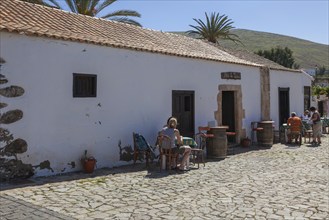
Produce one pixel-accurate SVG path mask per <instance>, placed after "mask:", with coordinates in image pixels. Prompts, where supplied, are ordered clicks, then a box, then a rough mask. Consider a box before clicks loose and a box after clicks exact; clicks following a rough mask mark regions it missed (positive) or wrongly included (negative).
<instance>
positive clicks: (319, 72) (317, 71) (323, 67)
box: [315, 66, 326, 75]
mask: <svg viewBox="0 0 329 220" xmlns="http://www.w3.org/2000/svg"><path fill="white" fill-rule="evenodd" d="M325 72H326V67H325V66H322V67H320V68H319V69H316V73H315V74H319V75H323V74H325Z"/></svg>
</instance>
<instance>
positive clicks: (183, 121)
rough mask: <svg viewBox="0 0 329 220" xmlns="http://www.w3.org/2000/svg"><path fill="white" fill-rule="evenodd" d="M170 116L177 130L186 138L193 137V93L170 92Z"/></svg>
mask: <svg viewBox="0 0 329 220" xmlns="http://www.w3.org/2000/svg"><path fill="white" fill-rule="evenodd" d="M172 115H173V117H175V118H177V121H178V125H177V129H178V130H179V131H180V134H181V135H183V136H186V137H192V138H193V136H194V91H172Z"/></svg>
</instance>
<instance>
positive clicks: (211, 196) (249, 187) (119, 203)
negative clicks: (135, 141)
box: [0, 135, 329, 220]
mask: <svg viewBox="0 0 329 220" xmlns="http://www.w3.org/2000/svg"><path fill="white" fill-rule="evenodd" d="M328 138H329V135H326V136H324V137H323V138H322V140H323V142H322V145H321V146H318V147H312V146H311V145H310V144H308V143H306V144H303V145H302V146H301V147H295V146H287V145H281V144H275V145H273V147H272V148H271V149H261V150H256V148H255V149H253V148H252V149H251V150H250V151H248V152H245V153H238V154H236V155H233V156H230V157H228V158H226V159H225V160H221V161H208V162H207V163H206V166H205V167H203V165H201V166H200V169H192V170H190V171H189V172H186V173H177V172H176V171H173V172H172V173H171V174H169V173H168V172H166V171H164V172H162V173H160V172H159V167H157V166H155V165H153V166H152V167H151V168H150V169H149V170H146V169H145V165H144V164H138V165H136V166H132V165H130V166H123V167H119V168H113V169H100V170H97V171H96V172H95V173H93V174H84V173H72V174H69V175H62V176H55V177H48V178H35V179H32V180H31V181H30V183H29V184H26V183H25V185H13V184H9V185H8V184H2V185H1V187H2V188H1V191H0V203H1V209H0V219H1V220H2V219H298V220H299V219H329V184H328V182H329V140H328Z"/></svg>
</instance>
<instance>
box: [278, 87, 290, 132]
mask: <svg viewBox="0 0 329 220" xmlns="http://www.w3.org/2000/svg"><path fill="white" fill-rule="evenodd" d="M289 106H290V101H289V88H279V122H280V126H281V125H282V124H283V123H287V120H288V118H289V116H290V107H289Z"/></svg>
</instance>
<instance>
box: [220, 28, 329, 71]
mask: <svg viewBox="0 0 329 220" xmlns="http://www.w3.org/2000/svg"><path fill="white" fill-rule="evenodd" d="M232 33H234V34H236V35H238V36H239V37H240V40H241V41H242V43H243V44H244V47H245V48H246V49H247V50H249V51H251V52H257V51H258V50H268V49H271V48H274V47H277V46H281V47H288V48H290V49H291V50H292V51H293V57H294V58H295V62H296V63H297V64H299V65H300V68H306V69H308V68H314V67H315V66H316V65H317V66H318V67H322V66H325V67H326V69H329V45H325V44H319V43H314V42H311V41H307V40H303V39H299V38H295V37H289V36H284V35H279V34H273V33H266V32H259V31H251V30H244V29H234V30H233V31H232ZM220 44H222V45H223V46H225V47H231V48H239V49H241V47H243V46H241V45H237V44H235V43H234V42H232V41H228V40H224V41H221V42H220Z"/></svg>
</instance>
